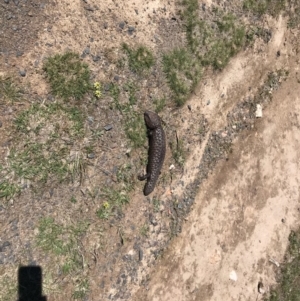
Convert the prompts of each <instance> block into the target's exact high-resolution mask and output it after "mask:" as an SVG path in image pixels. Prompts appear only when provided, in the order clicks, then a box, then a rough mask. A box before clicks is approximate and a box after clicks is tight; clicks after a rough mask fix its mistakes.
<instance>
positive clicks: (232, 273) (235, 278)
mask: <svg viewBox="0 0 300 301" xmlns="http://www.w3.org/2000/svg"><path fill="white" fill-rule="evenodd" d="M229 279H230V280H232V281H237V279H238V278H237V274H236V272H235V271H231V272H230V274H229Z"/></svg>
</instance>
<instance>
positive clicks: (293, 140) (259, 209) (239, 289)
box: [0, 0, 300, 301]
mask: <svg viewBox="0 0 300 301" xmlns="http://www.w3.org/2000/svg"><path fill="white" fill-rule="evenodd" d="M204 2H205V3H206V5H207V6H209V5H211V1H203V3H204ZM219 2H220V1H219ZM201 3H202V2H201ZM0 12H1V14H2V16H4V17H5V18H2V23H3V24H2V25H3V26H2V28H3V29H2V31H1V32H0V37H1V40H0V41H1V45H2V46H1V47H2V48H1V56H0V66H1V69H0V72H1V74H4V75H7V74H11V73H12V74H13V75H14V76H16V77H17V78H18V80H19V82H20V84H22V85H24V86H26V87H28V89H30V91H31V93H32V94H31V95H32V97H33V98H32V99H33V100H32V101H34V100H36V99H37V100H38V99H40V98H43V97H45V98H47V97H48V96H49V95H48V86H47V85H46V83H45V81H44V74H43V72H42V70H41V65H42V62H43V60H44V59H45V58H46V57H48V56H49V55H52V54H54V53H59V52H63V51H65V50H67V49H71V50H72V51H76V52H78V53H80V54H82V57H83V59H84V60H85V61H86V62H87V63H88V64H89V66H90V68H91V69H92V71H93V74H94V76H95V78H96V79H97V80H99V81H110V80H111V81H113V80H114V78H115V76H116V74H115V63H116V61H117V58H118V54H119V52H120V51H121V50H120V44H121V43H122V42H127V43H129V44H130V43H131V44H134V45H139V44H143V45H146V46H147V47H149V48H150V49H152V50H153V51H154V53H155V54H159V53H160V52H163V51H164V50H166V49H170V48H172V47H173V45H177V44H176V43H177V42H178V41H179V40H180V39H182V38H183V32H182V30H181V29H180V20H179V19H178V18H177V17H176V16H177V15H176V7H175V3H174V1H148V2H145V1H139V0H135V1H133V0H130V1H129V0H126V1H108V0H104V1H101V2H99V3H98V2H97V1H79V0H77V1H44V2H43V3H40V1H7V2H6V3H2V4H1V6H0ZM263 22H264V24H265V26H266V27H267V28H269V29H270V30H272V37H271V40H270V41H269V42H268V43H266V42H264V41H263V40H261V39H257V41H256V42H255V44H254V46H253V47H251V48H248V49H245V50H244V51H241V52H240V53H239V54H238V55H237V56H236V57H234V58H233V59H232V60H231V61H230V63H229V65H228V66H227V67H226V68H225V69H224V70H223V71H222V72H215V71H211V70H208V71H207V72H206V73H205V76H204V78H203V79H202V80H201V83H200V85H199V86H198V87H197V89H196V91H195V93H194V94H193V95H192V97H191V98H190V99H189V101H188V102H187V105H189V106H190V108H191V110H190V109H188V107H187V105H185V106H184V107H182V108H181V109H177V110H174V108H173V107H171V106H169V107H167V108H166V110H165V111H164V113H163V120H164V121H166V123H168V121H169V122H170V123H169V125H167V126H166V131H167V137H168V134H169V136H170V135H171V134H173V135H174V132H173V131H172V129H171V128H172V126H173V125H174V126H175V125H176V124H177V128H176V131H177V135H178V136H179V137H187V139H188V142H187V144H188V149H189V155H188V158H187V159H186V161H185V164H184V167H183V169H180V170H176V172H175V173H174V175H173V176H171V177H170V178H171V180H170V181H169V182H168V183H167V184H161V185H160V186H159V187H158V189H157V191H156V193H155V197H158V198H159V199H160V201H161V206H160V209H159V212H156V213H154V214H151V215H150V216H149V203H150V202H149V199H147V198H145V197H143V196H142V194H141V191H142V184H137V185H138V189H136V190H135V191H134V193H132V195H131V200H130V205H129V206H128V207H126V209H125V210H124V213H123V216H122V220H121V222H120V223H121V225H122V229H123V231H124V236H125V237H126V238H127V242H126V243H125V244H124V245H123V243H122V244H121V243H119V242H117V240H116V239H118V237H119V232H118V231H119V230H118V229H120V228H119V224H117V222H115V221H112V222H111V224H110V225H106V226H103V225H102V224H101V221H99V219H98V218H97V217H96V216H95V214H94V212H95V207H97V204H95V203H93V202H90V201H89V199H88V198H87V197H85V196H82V197H81V199H80V200H79V204H78V205H76V206H75V207H72V206H71V205H70V204H65V203H64V202H63V201H62V200H64V199H66V198H67V197H68V196H69V195H70V193H71V192H72V193H73V192H74V191H75V192H76V191H77V192H78V194H80V193H81V191H86V190H87V189H89V188H90V187H91V186H92V185H93V183H94V182H96V181H100V180H102V178H101V175H100V174H101V172H99V170H101V169H100V168H107V170H112V169H113V165H114V164H113V163H112V162H120V163H122V162H123V161H124V160H126V158H127V157H126V155H125V151H126V148H127V145H126V143H123V141H122V139H123V138H124V137H119V136H118V135H117V134H114V133H112V134H111V136H109V137H108V138H107V139H110V140H109V142H107V140H103V141H104V143H107V145H108V146H109V147H110V149H111V152H110V153H109V154H107V153H105V155H103V156H104V157H101V158H104V159H103V160H102V159H101V160H102V161H101V160H100V159H99V162H97V164H96V163H95V164H94V166H93V167H91V169H90V170H89V171H88V175H89V179H88V181H86V182H85V183H84V184H83V186H82V187H79V186H76V187H69V186H66V187H63V188H61V189H57V190H54V193H53V194H51V193H49V191H48V190H47V191H46V190H45V191H44V192H43V193H42V194H39V195H38V196H34V197H33V196H32V194H31V193H30V192H28V191H25V193H24V194H22V195H21V196H20V197H19V198H16V199H14V201H13V202H11V203H9V206H1V210H0V213H1V217H0V225H1V229H2V230H1V236H0V243H2V242H5V241H10V243H11V245H8V248H7V247H6V248H5V247H1V248H0V249H1V251H0V255H1V256H0V262H1V265H0V276H3V275H5V274H7V275H11V274H12V273H15V272H16V269H17V266H18V265H19V264H28V263H31V264H39V265H42V266H43V267H46V266H48V265H51V262H50V261H51V257H47V255H45V254H43V253H42V252H40V251H39V250H38V249H37V248H36V247H35V246H34V244H33V243H32V244H30V243H29V242H30V241H33V240H34V236H35V234H36V223H37V221H38V219H39V218H41V217H42V216H45V215H47V214H51V215H52V216H56V217H60V218H62V217H63V218H65V220H67V221H71V220H72V219H73V218H74V219H75V218H77V219H89V222H90V223H91V226H90V228H89V230H88V233H87V235H86V236H85V237H84V238H83V240H82V246H80V247H81V248H82V247H83V246H86V252H85V253H84V256H85V259H84V260H85V261H86V266H87V268H86V270H85V272H84V273H85V276H86V277H88V279H89V294H88V295H87V296H86V297H85V299H84V300H153V301H155V300H160V301H168V300H178V301H180V300H186V301H189V300H197V301H198V300H201V301H204V300H211V301H212V300H221V299H224V300H241V301H246V300H262V299H263V298H264V297H265V296H264V295H263V294H259V293H258V289H257V286H258V282H259V281H260V282H262V283H263V284H264V288H265V290H266V292H268V290H269V287H270V286H271V285H274V284H275V283H276V278H275V275H276V269H278V267H277V265H276V264H277V263H280V262H282V260H283V256H284V253H285V249H286V247H287V243H288V235H289V233H290V231H291V229H296V228H297V227H298V226H299V222H298V221H299V214H300V211H299V210H300V207H299V198H300V195H299V189H298V186H299V185H298V183H299V181H300V175H299V172H298V168H299V164H300V161H299V160H300V158H299V146H300V145H299V144H300V141H299V137H300V136H299V129H300V117H299V113H298V110H300V105H299V100H300V99H299V95H300V84H299V82H300V75H299V73H298V72H299V60H300V51H299V47H300V45H299V42H298V37H299V30H297V29H293V30H292V29H289V28H288V27H287V18H286V17H282V16H280V17H279V18H278V19H273V18H270V17H264V18H263ZM0 25H1V24H0ZM132 28H134V29H132ZM0 30H1V29H0ZM28 32H30V33H28ZM104 57H105V58H104ZM99 58H102V59H99ZM280 69H284V70H286V71H288V72H289V74H288V76H287V78H286V80H283V79H280V86H279V87H277V86H276V88H274V89H273V90H272V89H270V90H269V93H270V94H272V101H271V102H270V103H265V102H264V99H261V104H262V106H263V115H262V117H261V118H252V119H251V120H250V118H249V123H247V122H248V119H247V118H248V117H247V116H248V115H247V108H246V107H243V106H241V107H240V106H239V104H241V103H242V102H243V101H245V100H246V99H248V98H253V97H254V96H256V97H258V99H259V95H258V96H257V93H258V92H259V91H260V88H261V87H263V85H264V83H265V81H266V80H267V78H268V74H269V73H270V72H274V71H276V70H280ZM22 70H23V71H24V70H25V71H26V76H24V77H23V76H20V71H22ZM151 76H152V75H151ZM156 76H157V77H159V75H156ZM107 77H109V78H107ZM121 77H122V76H121ZM160 84H162V85H163V84H164V83H163V81H162V83H160ZM159 87H160V86H159V85H157V86H149V85H148V86H147V84H145V89H144V91H143V93H144V94H143V95H141V96H140V97H141V98H143V97H145V98H146V96H145V95H146V94H147V91H148V92H149V93H152V94H154V95H155V93H159V92H157V91H158V90H159ZM146 105H147V102H146V101H145V105H144V106H146ZM21 106H22V105H21ZM2 108H3V107H1V109H2ZM9 109H10V108H3V111H2V112H1V114H0V118H1V120H0V121H1V122H2V124H3V125H2V127H0V137H1V153H0V154H2V157H4V156H5V154H6V150H7V145H8V144H7V143H9V132H8V131H7V129H8V128H9V126H10V124H11V122H12V120H13V118H14V116H15V114H16V112H14V111H13V112H10V111H9ZM19 109H20V108H17V109H15V108H14V110H15V111H18V110H19ZM143 109H144V108H143ZM101 113H102V111H101V110H100V109H99V112H97V114H99V115H100V114H101ZM237 113H239V114H241V115H242V116H243V114H245V116H246V117H244V120H245V123H247V126H246V129H245V130H243V131H242V130H241V131H235V125H234V123H232V118H231V119H230V116H233V115H234V114H237ZM105 114H106V115H105ZM105 114H104V115H105V117H102V116H101V118H102V119H100V120H101V123H102V124H103V125H105V124H107V123H109V122H110V121H111V120H112V119H114V118H115V119H114V120H117V118H119V117H118V116H117V115H115V114H114V113H112V112H109V113H107V112H105ZM95 115H96V113H95ZM200 119H201V120H204V119H205V120H206V123H207V124H208V125H209V126H207V129H206V130H205V131H204V133H203V135H202V136H201V137H199V132H198V130H199V128H198V127H199V125H200V121H199V120H200ZM246 119H247V120H246ZM118 125H119V124H118V122H117V121H116V128H118ZM219 137H221V138H222V139H223V140H226V139H227V138H228V139H230V141H231V140H233V144H232V152H231V153H230V154H229V155H228V156H226V160H225V159H224V160H219V161H218V162H217V165H216V167H214V168H210V169H209V168H206V167H205V175H204V167H203V166H206V165H205V162H206V161H205V160H206V158H207V157H206V155H207V149H208V148H209V147H210V145H211V143H212V142H213V141H215V140H214V139H217V138H219ZM112 144H113V145H114V146H113V147H111V146H112ZM116 145H117V147H116ZM120 152H121V153H122V155H123V156H122V158H121V159H119V157H118V156H119V153H120ZM167 152H168V153H167V159H166V164H165V167H164V171H163V172H164V173H165V174H166V173H168V168H169V166H170V165H171V164H172V160H171V158H170V157H171V154H170V153H171V151H170V149H169V148H168V150H167ZM101 155H102V153H101ZM99 156H100V152H99ZM118 160H119V161H118ZM122 160H123V161H122ZM134 162H136V161H134ZM202 174H203V176H202ZM199 175H200V176H199ZM199 177H200V178H201V177H202V178H201V181H200V178H199ZM174 204H176V206H177V207H176V206H174ZM180 206H183V208H184V209H183V210H182V211H183V212H186V213H187V212H189V213H188V215H185V214H183V213H181V211H180V210H179V209H180V208H181V207H180ZM175 207H176V208H177V210H176V209H175V210H174V208H175ZM185 208H186V209H185ZM174 216H176V218H175V217H174ZM145 220H146V221H148V222H149V220H150V222H149V224H150V226H149V233H148V236H147V238H141V237H140V236H139V235H138V233H137V232H138V231H137V230H136V228H137V227H139V225H141V224H143V223H144V222H145ZM174 220H175V221H174ZM114 223H116V224H117V226H115V227H114ZM170 225H171V226H170ZM103 227H104V228H103ZM169 227H175V228H176V227H177V228H176V231H175V234H176V235H177V236H176V237H173V238H172V239H170V235H169V232H168V229H169ZM15 228H17V229H18V230H16V229H15ZM100 228H101V231H103V229H104V230H107V233H108V234H107V235H108V236H109V238H106V243H105V248H104V249H101V248H100V247H99V245H100V244H101V243H102V240H101V239H100V235H99V229H100ZM14 231H15V233H18V234H17V235H14V234H13V233H14ZM173 234H174V233H173ZM101 235H102V234H101ZM0 246H1V245H0ZM11 254H13V255H11ZM44 272H45V274H44V276H45V282H44V293H45V294H46V295H47V298H48V300H49V301H51V300H55V301H56V300H66V298H67V300H69V299H71V296H72V293H71V292H70V290H71V288H70V287H71V286H70V285H69V284H68V283H66V282H64V279H62V280H61V279H60V278H57V279H60V280H59V281H61V282H62V287H63V288H65V290H64V295H62V293H61V292H58V293H57V283H56V282H58V280H57V279H54V281H53V279H50V280H49V279H48V278H47V277H46V275H47V271H44ZM233 272H234V273H233ZM230 275H234V276H236V278H234V279H233V280H232V279H230ZM12 278H13V276H12ZM66 295H67V297H66ZM3 300H5V299H3Z"/></svg>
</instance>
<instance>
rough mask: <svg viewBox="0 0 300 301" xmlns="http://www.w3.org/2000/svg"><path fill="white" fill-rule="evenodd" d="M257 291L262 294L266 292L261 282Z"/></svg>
mask: <svg viewBox="0 0 300 301" xmlns="http://www.w3.org/2000/svg"><path fill="white" fill-rule="evenodd" d="M257 290H258V292H259V293H260V294H264V293H265V292H266V291H265V289H264V285H263V283H262V282H261V281H259V282H258V285H257Z"/></svg>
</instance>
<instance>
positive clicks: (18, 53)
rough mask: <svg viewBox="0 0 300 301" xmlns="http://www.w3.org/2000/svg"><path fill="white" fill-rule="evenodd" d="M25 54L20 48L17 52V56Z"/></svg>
mask: <svg viewBox="0 0 300 301" xmlns="http://www.w3.org/2000/svg"><path fill="white" fill-rule="evenodd" d="M23 54H24V52H23V51H20V50H18V51H17V52H16V57H20V56H22V55H23Z"/></svg>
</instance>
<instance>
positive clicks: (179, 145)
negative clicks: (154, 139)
mask: <svg viewBox="0 0 300 301" xmlns="http://www.w3.org/2000/svg"><path fill="white" fill-rule="evenodd" d="M170 147H171V151H172V157H173V159H174V160H175V162H176V163H177V164H178V165H179V166H181V167H182V166H183V164H184V161H185V157H186V150H185V148H184V142H183V140H182V139H179V138H178V137H177V135H176V140H175V141H173V142H172V143H170Z"/></svg>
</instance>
